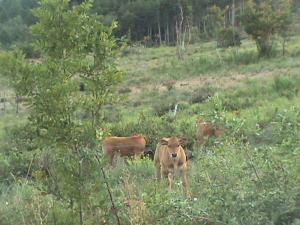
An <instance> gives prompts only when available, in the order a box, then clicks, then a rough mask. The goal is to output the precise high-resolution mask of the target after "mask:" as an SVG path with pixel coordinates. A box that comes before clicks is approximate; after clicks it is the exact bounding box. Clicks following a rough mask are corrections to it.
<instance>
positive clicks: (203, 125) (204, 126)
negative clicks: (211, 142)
mask: <svg viewBox="0 0 300 225" xmlns="http://www.w3.org/2000/svg"><path fill="white" fill-rule="evenodd" d="M223 134H224V130H223V129H221V128H219V127H217V126H215V125H214V124H212V123H208V122H205V121H204V120H203V119H202V118H199V119H198V120H197V133H196V138H197V144H198V146H199V147H202V146H203V144H204V142H205V137H217V138H218V137H221V136H222V135H223Z"/></svg>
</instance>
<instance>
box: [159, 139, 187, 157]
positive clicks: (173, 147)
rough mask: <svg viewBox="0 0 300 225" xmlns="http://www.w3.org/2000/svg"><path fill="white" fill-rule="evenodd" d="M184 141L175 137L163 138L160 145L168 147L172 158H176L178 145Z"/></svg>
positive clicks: (178, 149)
mask: <svg viewBox="0 0 300 225" xmlns="http://www.w3.org/2000/svg"><path fill="white" fill-rule="evenodd" d="M184 142H185V140H184V139H178V138H176V137H171V138H163V139H161V140H160V144H161V145H166V146H167V147H168V152H169V154H170V157H171V158H172V159H173V160H176V159H178V155H179V151H180V146H181V145H182V144H184Z"/></svg>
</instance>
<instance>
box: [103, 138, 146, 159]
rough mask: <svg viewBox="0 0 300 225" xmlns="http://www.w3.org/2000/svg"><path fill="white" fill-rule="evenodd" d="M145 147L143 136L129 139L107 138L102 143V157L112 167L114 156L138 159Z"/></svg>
mask: <svg viewBox="0 0 300 225" xmlns="http://www.w3.org/2000/svg"><path fill="white" fill-rule="evenodd" d="M145 145H146V141H145V138H144V136H143V135H140V134H139V135H134V136H131V137H107V138H106V139H104V141H103V142H102V149H103V154H104V157H105V158H107V160H108V161H109V163H110V165H112V163H113V159H114V157H115V156H116V155H120V156H122V157H123V156H134V157H137V158H140V157H141V156H142V155H143V153H144V149H145Z"/></svg>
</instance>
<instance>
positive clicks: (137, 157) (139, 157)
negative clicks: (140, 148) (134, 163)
mask: <svg viewBox="0 0 300 225" xmlns="http://www.w3.org/2000/svg"><path fill="white" fill-rule="evenodd" d="M142 155H143V152H141V153H136V154H135V155H134V159H135V160H137V159H141V158H142Z"/></svg>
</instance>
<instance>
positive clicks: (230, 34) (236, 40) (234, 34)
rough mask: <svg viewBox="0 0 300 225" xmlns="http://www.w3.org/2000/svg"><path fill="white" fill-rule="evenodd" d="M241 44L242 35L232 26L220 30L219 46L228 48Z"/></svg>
mask: <svg viewBox="0 0 300 225" xmlns="http://www.w3.org/2000/svg"><path fill="white" fill-rule="evenodd" d="M240 45H241V37H240V34H239V32H238V31H237V30H236V29H234V28H232V27H227V28H222V29H221V30H220V31H219V32H218V40H217V47H219V48H228V47H231V46H240Z"/></svg>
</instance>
